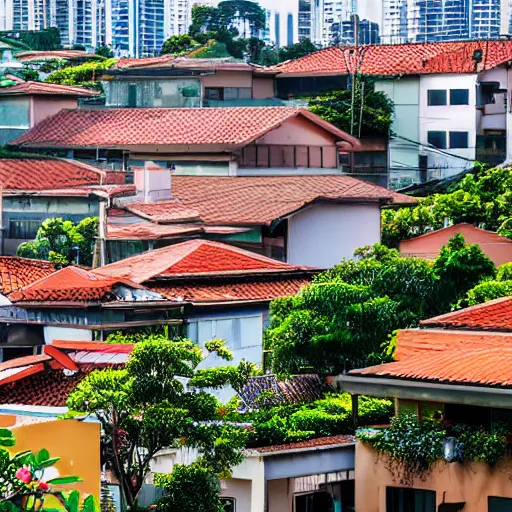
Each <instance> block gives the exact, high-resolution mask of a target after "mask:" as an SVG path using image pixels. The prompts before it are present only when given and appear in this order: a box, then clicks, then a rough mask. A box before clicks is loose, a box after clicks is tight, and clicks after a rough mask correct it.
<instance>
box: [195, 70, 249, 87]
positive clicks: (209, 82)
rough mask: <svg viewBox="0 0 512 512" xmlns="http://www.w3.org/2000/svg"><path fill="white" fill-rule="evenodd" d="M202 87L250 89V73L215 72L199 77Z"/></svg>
mask: <svg viewBox="0 0 512 512" xmlns="http://www.w3.org/2000/svg"><path fill="white" fill-rule="evenodd" d="M201 85H202V86H203V88H204V87H252V71H217V72H216V73H215V74H214V75H204V76H202V77H201Z"/></svg>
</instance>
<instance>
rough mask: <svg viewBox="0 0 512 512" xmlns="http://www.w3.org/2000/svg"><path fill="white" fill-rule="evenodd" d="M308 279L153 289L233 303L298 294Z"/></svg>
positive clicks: (183, 297)
mask: <svg viewBox="0 0 512 512" xmlns="http://www.w3.org/2000/svg"><path fill="white" fill-rule="evenodd" d="M310 282H311V279H307V278H291V277H289V278H284V277H283V278H281V279H279V278H276V279H262V278H259V279H254V280H249V281H248V282H231V283H230V282H227V283H226V282H223V283H202V284H199V283H191V284H187V285H179V284H177V283H173V284H160V285H150V286H149V287H150V289H151V290H153V291H155V292H158V293H160V294H161V295H163V296H164V297H165V298H167V299H169V300H173V301H191V302H226V301H227V302H229V301H247V300H264V301H265V300H268V301H270V300H273V299H278V298H280V297H289V296H290V295H296V294H297V293H298V292H299V291H300V289H301V288H303V287H304V286H306V285H308V284H310Z"/></svg>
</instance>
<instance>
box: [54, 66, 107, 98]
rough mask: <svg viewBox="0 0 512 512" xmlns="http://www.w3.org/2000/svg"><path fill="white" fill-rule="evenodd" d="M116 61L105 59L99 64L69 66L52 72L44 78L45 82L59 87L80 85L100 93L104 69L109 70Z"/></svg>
mask: <svg viewBox="0 0 512 512" xmlns="http://www.w3.org/2000/svg"><path fill="white" fill-rule="evenodd" d="M115 63H116V59H106V60H102V61H99V62H86V63H84V64H80V65H79V66H69V67H66V68H63V69H59V70H57V71H54V72H53V73H52V74H51V75H50V76H48V77H47V78H46V82H50V83H52V84H61V85H80V86H82V87H87V88H89V89H96V90H98V91H102V87H101V84H100V81H99V80H100V78H101V75H102V73H103V71H105V70H106V69H109V68H111V67H112V66H113V65H114V64H115Z"/></svg>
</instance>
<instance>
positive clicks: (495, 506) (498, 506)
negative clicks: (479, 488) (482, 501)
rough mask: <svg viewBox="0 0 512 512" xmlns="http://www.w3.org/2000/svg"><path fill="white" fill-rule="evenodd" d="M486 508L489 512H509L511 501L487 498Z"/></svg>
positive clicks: (508, 499)
mask: <svg viewBox="0 0 512 512" xmlns="http://www.w3.org/2000/svg"><path fill="white" fill-rule="evenodd" d="M487 507H488V508H487V510H488V511H489V512H510V511H511V510H512V499H510V498H497V497H495V496H489V497H488V498H487Z"/></svg>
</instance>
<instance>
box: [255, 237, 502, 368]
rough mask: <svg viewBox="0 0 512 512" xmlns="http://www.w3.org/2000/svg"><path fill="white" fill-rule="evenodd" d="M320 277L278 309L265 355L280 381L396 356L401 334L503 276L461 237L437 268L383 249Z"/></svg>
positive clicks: (277, 302)
mask: <svg viewBox="0 0 512 512" xmlns="http://www.w3.org/2000/svg"><path fill="white" fill-rule="evenodd" d="M357 254H358V255H359V256H360V259H359V261H357V262H356V261H351V260H349V261H343V262H342V263H340V264H339V265H336V266H335V267H334V268H333V269H331V270H328V271H327V272H324V273H321V274H319V275H318V276H316V277H315V279H314V281H313V283H312V284H311V285H309V286H307V287H305V288H304V289H303V290H302V291H301V292H300V293H299V294H298V295H296V296H294V297H288V298H283V299H278V300H275V301H273V302H272V304H271V308H270V313H271V323H270V327H269V329H268V330H267V331H266V333H265V348H266V349H267V350H269V351H271V353H272V363H271V369H272V370H273V371H274V372H276V373H278V374H295V373H305V372H317V373H322V374H337V373H341V372H343V371H346V370H349V369H351V368H354V367H362V366H367V365H369V364H377V363H379V362H382V361H384V360H386V359H387V358H388V357H389V353H388V341H389V337H390V335H391V334H392V333H393V331H395V330H396V329H401V328H405V327H411V326H416V325H418V322H419V320H421V319H423V318H428V317H431V316H435V315H437V314H441V313H445V312H447V311H449V310H450V309H451V307H452V306H453V305H454V304H457V302H458V301H459V300H460V299H463V298H464V297H466V294H467V292H468V291H469V290H470V289H472V288H473V287H474V286H476V285H477V284H478V283H480V282H481V281H483V280H486V279H491V278H494V276H495V275H496V269H495V267H494V264H493V263H492V262H491V261H490V260H489V258H487V256H486V255H485V254H484V253H483V252H482V250H481V249H480V247H479V246H477V245H466V244H465V241H464V238H463V237H462V236H461V235H457V236H455V237H454V238H453V239H452V240H450V242H449V243H448V245H447V246H446V247H444V248H443V249H442V251H441V253H440V255H439V257H438V258H437V259H436V260H435V261H434V262H430V261H427V260H424V259H420V258H402V257H400V255H399V253H398V251H396V250H395V249H388V248H386V247H385V246H383V245H381V244H377V245H375V246H373V247H367V248H363V249H361V250H359V251H358V252H357Z"/></svg>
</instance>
